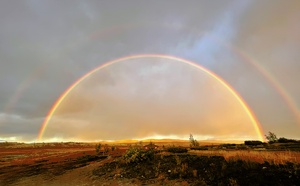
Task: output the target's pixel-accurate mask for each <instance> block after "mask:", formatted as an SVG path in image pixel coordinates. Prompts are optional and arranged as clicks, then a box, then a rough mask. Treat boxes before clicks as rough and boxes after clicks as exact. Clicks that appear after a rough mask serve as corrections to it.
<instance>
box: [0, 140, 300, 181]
mask: <svg viewBox="0 0 300 186" xmlns="http://www.w3.org/2000/svg"><path fill="white" fill-rule="evenodd" d="M157 144H159V148H158V149H157V150H153V151H152V150H151V151H146V150H143V149H142V147H143V144H138V143H136V144H134V143H130V144H126V143H123V144H114V145H113V144H108V145H104V144H102V146H101V149H100V151H99V152H98V153H96V150H95V145H96V144H90V143H40V144H22V143H7V144H5V143H2V144H1V145H0V185H53V186H54V185H297V183H299V182H300V152H299V151H290V150H284V151H283V150H281V151H274V150H273V151H270V150H267V149H265V148H259V149H256V148H247V149H245V150H240V149H232V148H224V146H220V145H212V146H210V147H209V146H207V147H209V148H207V149H206V150H189V151H188V152H186V153H171V152H168V150H167V149H168V147H169V146H170V145H172V144H170V143H169V142H168V143H165V144H164V143H163V142H160V143H159V142H158V143H157ZM177 145H182V146H185V145H188V144H186V143H183V142H182V143H177V144H176V146H177ZM112 147H113V148H112ZM181 148H184V147H181ZM186 148H187V146H186ZM128 149H130V150H128Z"/></svg>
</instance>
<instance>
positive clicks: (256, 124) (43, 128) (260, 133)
mask: <svg viewBox="0 0 300 186" xmlns="http://www.w3.org/2000/svg"><path fill="white" fill-rule="evenodd" d="M139 58H163V59H171V60H175V61H178V62H182V63H185V64H188V65H191V66H193V67H195V68H197V69H199V70H201V71H203V72H205V73H206V74H207V75H209V76H210V77H212V78H213V79H215V80H216V81H217V82H219V83H220V84H221V85H223V86H224V87H225V88H226V89H227V90H228V91H229V92H230V93H231V94H232V95H233V96H234V97H235V99H236V100H237V101H238V102H239V103H240V105H241V106H242V107H243V109H244V110H245V112H246V113H247V115H248V116H249V118H250V120H251V123H252V124H253V127H254V129H255V131H256V133H257V135H258V138H259V139H260V140H261V141H264V136H263V134H264V133H263V130H262V127H261V125H260V123H259V121H258V120H257V118H256V117H255V115H254V113H253V112H252V110H251V109H250V107H249V106H248V105H247V103H246V102H245V101H244V100H243V98H242V97H241V96H240V95H239V93H238V92H236V91H235V90H234V89H233V88H232V87H231V86H230V85H229V84H228V83H227V82H226V81H225V80H223V79H222V78H221V77H219V76H218V75H216V74H215V73H213V72H211V71H209V70H208V69H206V68H204V67H202V66H200V65H199V64H196V63H193V62H191V61H188V60H185V59H181V58H178V57H174V56H169V55H160V54H142V55H132V56H126V57H122V58H119V59H116V60H112V61H109V62H107V63H104V64H102V65H100V66H99V67H97V68H95V69H93V70H91V71H90V72H88V73H87V74H85V75H84V76H82V77H81V78H80V79H78V80H77V81H76V82H75V83H73V84H72V85H71V86H70V87H69V88H68V89H66V90H65V91H64V92H63V93H62V94H61V96H60V97H59V98H58V99H57V101H56V102H55V103H54V104H53V106H52V108H51V109H50V111H49V112H48V114H47V116H46V118H45V120H44V122H43V124H42V126H41V129H40V131H39V134H38V140H42V137H43V134H44V133H45V131H46V128H47V126H48V124H49V121H50V120H51V118H52V116H53V114H54V113H55V111H56V109H57V108H58V107H59V105H60V104H61V103H62V102H63V100H64V99H65V98H66V97H67V96H68V94H69V93H70V92H71V91H72V90H73V89H74V88H75V87H76V86H78V85H79V84H80V83H81V82H83V81H84V80H85V79H86V78H88V77H89V76H91V75H93V74H94V73H95V72H97V71H99V70H101V69H103V68H105V67H108V66H110V65H112V64H115V63H119V62H122V61H126V60H130V59H139Z"/></svg>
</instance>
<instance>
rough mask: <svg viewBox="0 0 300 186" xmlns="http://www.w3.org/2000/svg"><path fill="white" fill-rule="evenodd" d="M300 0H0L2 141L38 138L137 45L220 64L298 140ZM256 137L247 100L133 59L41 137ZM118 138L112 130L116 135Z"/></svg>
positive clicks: (182, 67) (187, 71)
mask: <svg viewBox="0 0 300 186" xmlns="http://www.w3.org/2000/svg"><path fill="white" fill-rule="evenodd" d="M299 20H300V2H299V1H297V0H289V1H281V0H266V1H259V0H251V1H250V0H249V1H247V0H245V1H239V0H224V1H221V2H220V1H217V0H213V1H204V0H203V1H199V0H195V1H176V0H175V1H174V0H168V1H161V2H158V1H157V2H154V1H137V0H127V1H118V0H111V1H77V0H66V1H50V0H44V1H39V0H24V1H0V25H1V29H0V65H1V67H0V88H1V94H0V141H2V140H4V141H34V140H36V139H37V136H38V134H39V131H40V130H41V127H42V124H43V122H44V121H45V119H46V116H47V114H48V113H49V111H50V109H51V108H52V106H53V104H55V102H56V101H57V99H58V98H59V97H60V96H61V95H62V94H63V92H64V91H65V90H67V89H68V88H69V87H70V86H71V85H72V84H73V83H74V82H76V81H77V80H78V79H79V78H81V77H82V76H84V75H85V74H87V73H88V72H90V71H91V70H93V69H95V68H97V67H98V66H100V65H102V64H105V63H107V62H108V61H111V60H114V59H118V58H121V57H125V56H129V55H140V54H162V55H170V56H174V57H179V58H183V59H186V60H189V61H192V62H193V63H196V64H198V65H200V66H203V67H204V68H206V69H208V70H209V71H211V72H213V73H215V74H217V75H218V76H219V77H221V78H222V79H223V80H224V81H226V82H227V83H228V84H229V85H230V86H231V87H232V88H233V89H234V90H235V91H236V92H238V94H239V95H240V96H241V97H242V99H243V100H244V101H245V103H247V105H248V106H249V107H250V109H251V111H252V112H253V113H254V114H255V116H256V118H257V119H258V121H259V123H260V124H261V127H262V129H263V130H264V131H265V133H266V132H267V131H273V132H275V133H276V134H277V135H278V136H281V137H287V138H297V139H300V119H299V118H300V111H299V110H300V109H299V107H300V96H299V95H300V83H299V79H300V73H299V70H300V62H299V59H300V35H299V33H300V23H299ZM189 133H193V134H195V136H197V137H198V138H199V139H229V138H230V139H243V138H252V137H253V138H255V137H257V136H256V135H257V134H256V132H255V130H254V128H253V124H252V123H251V121H250V120H249V117H247V114H246V112H245V110H243V108H242V106H241V105H240V104H238V102H237V100H236V99H235V98H234V96H233V95H232V94H230V93H229V92H228V91H227V90H226V89H225V88H224V87H222V86H221V85H220V84H218V83H217V82H216V81H214V80H212V79H210V78H209V76H208V75H207V74H205V73H204V72H203V71H201V70H198V69H195V68H192V67H191V66H189V65H187V64H183V63H178V62H177V63H176V62H174V61H172V60H170V59H149V58H144V59H138V60H137V59H135V60H134V59H132V60H126V61H123V62H122V63H117V64H114V65H111V66H108V67H107V68H105V69H103V70H99V71H97V72H96V73H94V75H92V76H91V77H89V78H88V79H86V80H85V81H83V82H82V83H80V84H79V85H78V87H76V89H74V90H73V91H71V92H70V94H69V95H68V96H67V97H66V98H65V100H64V101H63V102H62V103H61V106H60V107H58V108H57V112H56V113H54V116H53V118H52V119H51V120H50V121H49V125H48V127H47V128H46V130H45V134H44V136H43V140H46V141H47V140H59V141H68V140H90V141H92V140H98V139H109V140H113V139H134V138H139V139H141V138H144V137H153V136H159V137H161V136H165V137H178V138H186V139H188V137H189ZM112 136H113V137H112Z"/></svg>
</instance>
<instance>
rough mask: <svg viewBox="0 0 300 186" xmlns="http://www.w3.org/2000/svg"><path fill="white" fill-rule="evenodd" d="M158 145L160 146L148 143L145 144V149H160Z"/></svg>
mask: <svg viewBox="0 0 300 186" xmlns="http://www.w3.org/2000/svg"><path fill="white" fill-rule="evenodd" d="M158 147H159V146H157V145H155V144H154V143H149V144H148V145H145V146H144V149H145V150H150V149H154V150H156V149H158Z"/></svg>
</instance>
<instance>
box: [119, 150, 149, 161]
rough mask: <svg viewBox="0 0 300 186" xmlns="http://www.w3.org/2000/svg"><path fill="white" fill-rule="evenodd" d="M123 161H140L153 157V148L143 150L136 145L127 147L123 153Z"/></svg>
mask: <svg viewBox="0 0 300 186" xmlns="http://www.w3.org/2000/svg"><path fill="white" fill-rule="evenodd" d="M123 159H124V160H125V163H140V162H145V161H150V160H153V159H154V151H153V150H143V149H140V148H136V147H131V148H129V149H128V150H127V151H126V153H125V154H124V155H123Z"/></svg>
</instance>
